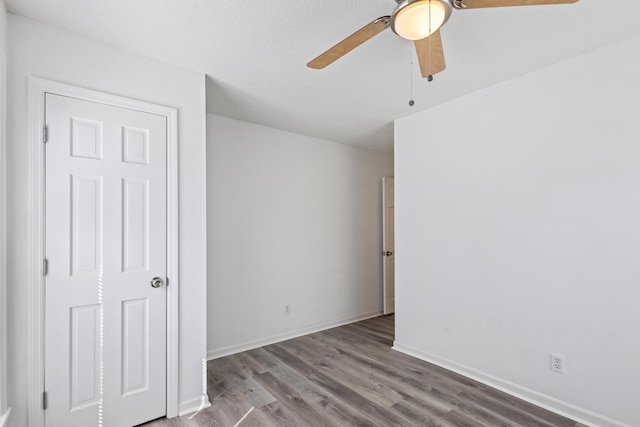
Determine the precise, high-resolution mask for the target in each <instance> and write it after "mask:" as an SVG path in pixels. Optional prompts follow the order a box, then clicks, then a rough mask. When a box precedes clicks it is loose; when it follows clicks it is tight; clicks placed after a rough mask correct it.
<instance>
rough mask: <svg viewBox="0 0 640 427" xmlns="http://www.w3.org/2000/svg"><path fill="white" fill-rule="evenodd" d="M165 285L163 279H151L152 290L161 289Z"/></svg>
mask: <svg viewBox="0 0 640 427" xmlns="http://www.w3.org/2000/svg"><path fill="white" fill-rule="evenodd" d="M163 284H164V280H162V277H154V278H153V279H151V287H152V288H159V287H160V286H162V285H163Z"/></svg>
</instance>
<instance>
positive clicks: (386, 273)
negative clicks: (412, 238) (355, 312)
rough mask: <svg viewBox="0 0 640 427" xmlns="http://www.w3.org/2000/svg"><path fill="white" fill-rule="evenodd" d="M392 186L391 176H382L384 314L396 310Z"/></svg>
mask: <svg viewBox="0 0 640 427" xmlns="http://www.w3.org/2000/svg"><path fill="white" fill-rule="evenodd" d="M394 186H395V184H394V180H393V178H386V177H385V178H382V256H383V261H382V283H383V285H382V289H383V292H382V293H383V296H384V299H383V301H384V303H383V312H384V314H391V313H394V312H395V310H396V308H395V306H396V285H395V274H396V255H395V249H396V248H395V211H394V209H395V208H394V197H395V194H394V188H395V187H394Z"/></svg>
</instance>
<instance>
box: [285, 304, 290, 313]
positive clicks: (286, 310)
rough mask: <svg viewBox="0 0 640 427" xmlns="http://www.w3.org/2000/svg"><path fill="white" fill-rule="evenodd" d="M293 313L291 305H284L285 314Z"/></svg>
mask: <svg viewBox="0 0 640 427" xmlns="http://www.w3.org/2000/svg"><path fill="white" fill-rule="evenodd" d="M289 313H291V307H289V306H288V305H285V306H284V314H289Z"/></svg>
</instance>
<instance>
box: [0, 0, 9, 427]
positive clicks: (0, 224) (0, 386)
mask: <svg viewBox="0 0 640 427" xmlns="http://www.w3.org/2000/svg"><path fill="white" fill-rule="evenodd" d="M6 58H7V12H6V9H5V5H4V1H3V0H0V427H2V426H3V423H4V422H5V421H4V418H6V416H7V414H6V412H7V396H6V395H7V393H6V386H7V360H6V336H7V317H6V312H7V293H6V278H7V274H6V273H7V263H6V241H7V240H6V237H5V235H6V223H5V212H6V209H5V206H6V203H5V193H6V192H5V182H6V181H5V171H6V161H5V152H6V150H5V137H6V126H5V123H6V109H5V106H6V99H7V96H6V94H7V90H6Z"/></svg>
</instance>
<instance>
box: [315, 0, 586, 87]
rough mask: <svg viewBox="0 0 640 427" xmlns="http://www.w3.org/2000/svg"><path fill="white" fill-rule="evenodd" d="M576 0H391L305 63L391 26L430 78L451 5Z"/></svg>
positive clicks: (321, 62)
mask: <svg viewBox="0 0 640 427" xmlns="http://www.w3.org/2000/svg"><path fill="white" fill-rule="evenodd" d="M577 1H579V0H395V2H396V3H397V4H398V5H397V6H396V8H395V9H394V10H393V12H392V13H391V15H387V16H381V17H380V18H378V19H375V20H374V21H372V22H371V23H369V24H367V25H365V26H364V27H362V28H361V29H359V30H358V31H356V32H355V33H353V34H352V35H350V36H349V37H347V38H346V39H344V40H342V41H341V42H340V43H338V44H336V45H335V46H333V47H332V48H330V49H329V50H327V51H326V52H324V53H323V54H321V55H320V56H318V57H317V58H315V59H314V60H312V61H311V62H309V63H308V64H307V66H308V67H309V68H315V69H322V68H324V67H326V66H327V65H329V64H331V63H333V62H334V61H336V60H338V59H340V58H341V57H343V56H344V55H346V54H347V53H349V52H351V51H352V50H353V49H355V48H356V47H358V46H360V45H361V44H362V43H364V42H366V41H367V40H369V39H370V38H372V37H373V36H375V35H376V34H378V33H380V32H382V31H383V30H386V29H387V28H389V27H391V30H392V31H393V32H394V33H396V34H397V35H399V36H400V37H402V38H405V39H407V40H412V41H413V42H414V43H415V46H416V52H417V54H418V62H419V63H420V72H421V74H422V77H429V79H432V78H433V77H432V76H433V75H434V74H436V73H439V72H440V71H442V70H444V69H445V68H446V64H445V60H444V50H443V48H442V38H441V37H440V27H442V25H444V24H445V23H446V22H447V20H448V19H449V17H450V16H451V12H452V11H453V9H458V10H464V9H479V8H488V7H503V6H533V5H548V4H569V3H576V2H577Z"/></svg>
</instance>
